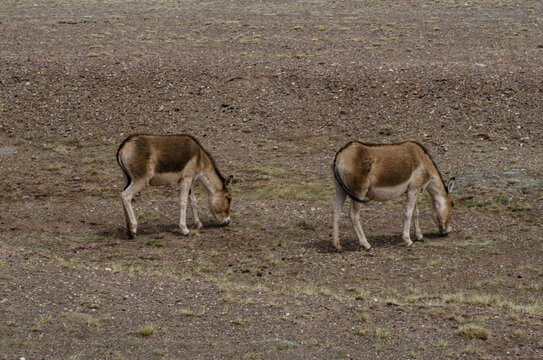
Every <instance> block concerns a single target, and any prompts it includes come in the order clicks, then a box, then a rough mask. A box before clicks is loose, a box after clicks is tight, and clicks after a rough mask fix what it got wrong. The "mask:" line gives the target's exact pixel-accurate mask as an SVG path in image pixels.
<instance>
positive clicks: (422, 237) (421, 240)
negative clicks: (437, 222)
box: [415, 236, 426, 242]
mask: <svg viewBox="0 0 543 360" xmlns="http://www.w3.org/2000/svg"><path fill="white" fill-rule="evenodd" d="M425 240H426V239H425V238H424V236H421V237H420V238H419V237H418V238H417V240H415V241H418V242H424V241H425Z"/></svg>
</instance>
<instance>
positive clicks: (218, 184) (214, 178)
mask: <svg viewBox="0 0 543 360" xmlns="http://www.w3.org/2000/svg"><path fill="white" fill-rule="evenodd" d="M199 179H200V181H201V182H202V184H203V185H204V186H205V188H206V189H207V191H208V192H217V191H220V190H222V188H223V187H224V183H223V181H222V180H221V178H220V177H219V175H218V174H217V171H215V169H214V168H213V167H211V168H210V169H206V170H205V171H203V172H202V175H201V176H200V178H199Z"/></svg>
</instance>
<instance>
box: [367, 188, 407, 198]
mask: <svg viewBox="0 0 543 360" xmlns="http://www.w3.org/2000/svg"><path fill="white" fill-rule="evenodd" d="M406 191H407V184H401V185H397V186H383V187H377V186H370V188H369V189H368V192H367V194H366V197H367V198H368V199H370V200H377V201H386V200H392V199H397V198H399V197H400V196H402V195H403V194H405V192H406Z"/></svg>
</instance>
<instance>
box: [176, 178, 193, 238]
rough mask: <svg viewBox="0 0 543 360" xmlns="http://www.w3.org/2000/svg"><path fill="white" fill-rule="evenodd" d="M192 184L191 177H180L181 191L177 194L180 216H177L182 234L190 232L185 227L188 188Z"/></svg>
mask: <svg viewBox="0 0 543 360" xmlns="http://www.w3.org/2000/svg"><path fill="white" fill-rule="evenodd" d="M191 184H192V178H182V179H181V192H180V194H179V207H180V208H181V210H180V216H179V227H180V228H181V231H182V232H183V235H188V234H189V233H190V231H189V229H188V228H187V203H188V200H189V190H190V186H191Z"/></svg>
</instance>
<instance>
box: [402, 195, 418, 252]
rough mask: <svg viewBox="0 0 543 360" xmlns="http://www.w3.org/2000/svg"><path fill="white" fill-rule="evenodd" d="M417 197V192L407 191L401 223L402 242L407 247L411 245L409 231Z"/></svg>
mask: <svg viewBox="0 0 543 360" xmlns="http://www.w3.org/2000/svg"><path fill="white" fill-rule="evenodd" d="M417 195H418V192H417V191H412V190H408V191H407V206H406V208H405V219H404V223H403V234H402V240H403V241H404V242H405V244H406V245H407V246H411V245H413V242H412V241H411V236H410V235H409V232H410V230H411V218H412V217H413V211H414V210H415V206H416V205H417Z"/></svg>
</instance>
